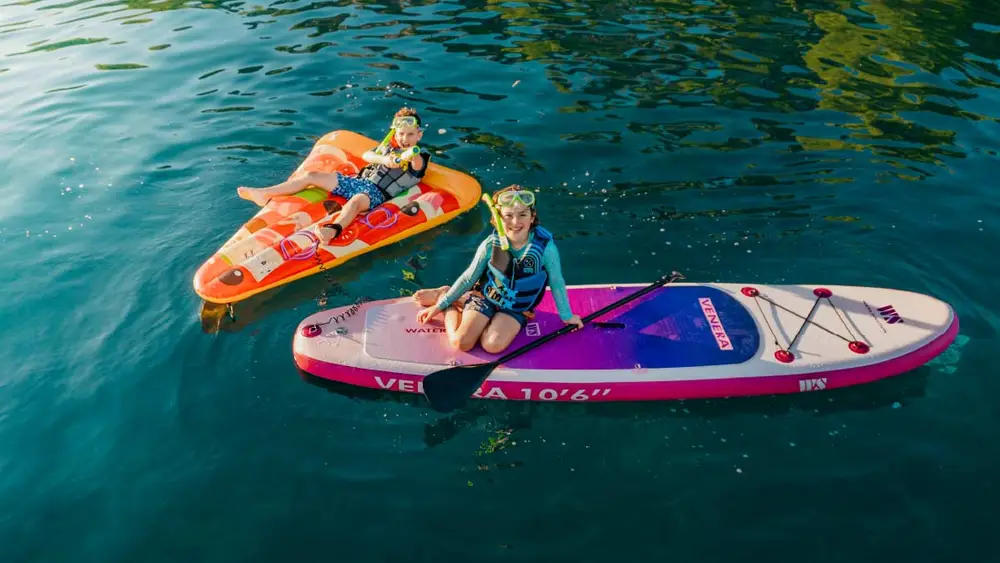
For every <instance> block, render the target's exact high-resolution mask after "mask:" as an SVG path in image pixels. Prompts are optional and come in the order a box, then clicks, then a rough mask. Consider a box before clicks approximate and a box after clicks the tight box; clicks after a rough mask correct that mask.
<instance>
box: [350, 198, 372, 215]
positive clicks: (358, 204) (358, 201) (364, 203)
mask: <svg viewBox="0 0 1000 563" xmlns="http://www.w3.org/2000/svg"><path fill="white" fill-rule="evenodd" d="M371 203H372V198H370V197H368V194H354V195H352V196H351V199H349V200H348V201H347V204H348V205H350V206H351V207H355V208H357V209H358V210H359V211H364V210H365V209H368V207H369V206H370V205H371Z"/></svg>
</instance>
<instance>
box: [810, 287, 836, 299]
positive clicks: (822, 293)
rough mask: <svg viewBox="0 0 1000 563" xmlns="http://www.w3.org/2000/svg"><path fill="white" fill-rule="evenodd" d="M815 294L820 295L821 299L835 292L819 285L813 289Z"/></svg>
mask: <svg viewBox="0 0 1000 563" xmlns="http://www.w3.org/2000/svg"><path fill="white" fill-rule="evenodd" d="M813 295H815V296H816V297H819V298H820V299H825V298H827V297H830V296H831V295H833V292H832V291H830V290H829V289H827V288H825V287H817V288H816V289H814V290H813Z"/></svg>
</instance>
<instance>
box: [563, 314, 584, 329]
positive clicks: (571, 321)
mask: <svg viewBox="0 0 1000 563" xmlns="http://www.w3.org/2000/svg"><path fill="white" fill-rule="evenodd" d="M566 324H568V325H576V328H574V329H573V330H580V329H581V328H583V321H581V320H580V316H579V315H573V316H572V317H570V318H569V320H568V321H566Z"/></svg>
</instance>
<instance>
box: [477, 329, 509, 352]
mask: <svg viewBox="0 0 1000 563" xmlns="http://www.w3.org/2000/svg"><path fill="white" fill-rule="evenodd" d="M510 341H511V339H509V338H503V337H501V336H500V335H499V334H497V333H495V332H493V331H486V332H484V333H483V336H482V337H481V338H480V341H479V345H480V346H482V347H483V350H484V351H486V353H488V354H499V353H500V352H503V351H504V350H506V349H507V346H510Z"/></svg>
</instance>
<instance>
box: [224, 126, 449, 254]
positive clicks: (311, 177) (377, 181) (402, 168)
mask: <svg viewBox="0 0 1000 563" xmlns="http://www.w3.org/2000/svg"><path fill="white" fill-rule="evenodd" d="M423 135H424V133H423V129H422V128H421V121H420V116H419V115H418V114H417V112H416V111H415V110H413V109H410V108H406V107H404V108H402V109H400V110H399V111H397V112H396V114H395V115H394V116H393V119H392V128H391V129H390V131H389V135H386V138H385V139H384V140H383V141H382V144H380V145H379V146H378V147H376V148H375V150H370V151H367V152H365V154H364V155H362V156H361V158H363V159H364V160H365V161H366V162H368V163H369V164H368V166H365V167H364V168H362V169H361V171H360V172H358V174H357V176H345V175H344V174H341V173H340V172H335V173H332V174H330V173H323V172H309V173H307V174H305V175H303V176H301V177H299V178H295V179H294V180H288V181H287V182H282V183H280V184H275V185H273V186H269V187H266V188H249V187H246V186H240V187H239V188H237V189H236V193H237V194H238V195H239V196H240V197H242V198H243V199H248V200H250V201H252V202H254V203H256V204H257V205H260V206H262V207H263V206H264V205H266V204H267V202H268V200H270V199H271V198H272V197H275V196H279V195H289V194H294V193H297V192H300V191H302V190H304V189H306V188H307V187H309V186H316V187H318V188H322V189H324V190H327V191H329V192H330V193H332V194H335V195H339V196H341V197H343V198H344V199H346V200H347V202H346V203H345V204H344V207H343V208H342V209H341V210H340V215H339V216H338V217H337V220H336V221H334V222H332V223H326V224H324V225H322V226H321V227H320V229H319V234H320V238H321V239H322V241H323V243H324V244H327V243H329V242H330V241H331V240H333V239H335V238H337V237H338V236H340V233H341V232H343V230H344V229H345V228H346V227H347V226H348V225H350V224H351V221H353V220H354V218H355V217H357V216H358V214H359V213H364V212H365V211H368V210H369V209H373V208H375V207H378V206H379V205H382V204H383V203H385V202H386V201H388V200H390V199H392V198H394V197H396V196H397V195H399V194H401V193H403V192H405V191H406V190H408V189H410V188H412V187H413V186H416V185H417V184H419V183H420V181H421V180H422V179H423V177H424V173H426V172H427V165H428V163H429V161H430V158H431V155H430V154H429V153H425V152H416V154H414V155H413V156H412V157H411V158H409V160H408V161H407V160H403V159H402V158H401V157H404V156H406V155H407V154H409V153H410V152H412V151H410V149H412V148H414V147H416V145H417V143H418V142H419V141H420V139H421V138H422V137H423Z"/></svg>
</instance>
